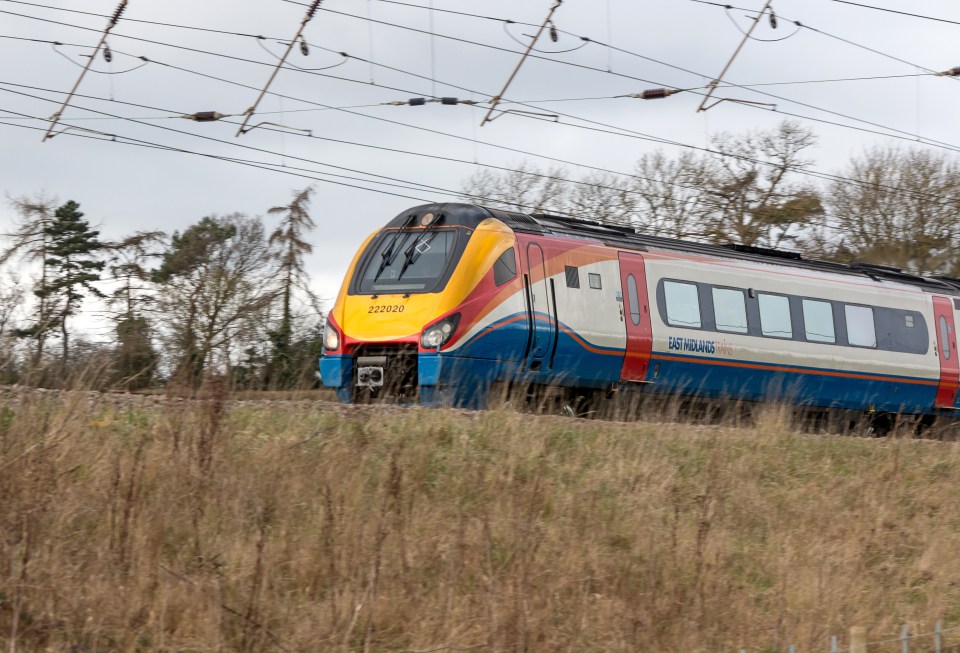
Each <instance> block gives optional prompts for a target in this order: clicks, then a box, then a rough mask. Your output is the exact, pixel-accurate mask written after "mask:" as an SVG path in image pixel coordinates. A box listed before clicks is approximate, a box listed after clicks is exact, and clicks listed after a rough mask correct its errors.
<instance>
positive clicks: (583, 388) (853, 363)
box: [320, 203, 960, 424]
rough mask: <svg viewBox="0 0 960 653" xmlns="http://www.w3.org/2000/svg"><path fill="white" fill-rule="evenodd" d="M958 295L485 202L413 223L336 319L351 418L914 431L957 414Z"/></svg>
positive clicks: (386, 238)
mask: <svg viewBox="0 0 960 653" xmlns="http://www.w3.org/2000/svg"><path fill="white" fill-rule="evenodd" d="M958 311H960V280H958V279H956V278H951V277H943V276H941V277H932V276H931V277H927V276H917V275H913V274H909V273H906V272H904V271H901V270H897V269H894V268H890V267H886V266H880V265H870V264H863V263H835V262H827V261H819V260H812V259H807V258H804V257H803V256H801V255H799V254H797V253H794V252H789V251H783V250H775V249H765V248H761V247H753V246H744V245H735V244H727V245H714V244H705V243H700V242H691V241H687V240H677V239H671V238H664V237H656V236H650V235H645V234H643V233H638V232H637V231H636V230H634V229H633V228H630V227H626V226H618V225H611V224H603V223H600V222H598V221H595V220H589V219H579V218H571V217H564V216H555V215H547V214H532V215H528V214H524V213H516V212H511V211H504V210H499V209H495V208H485V207H482V206H477V205H473V204H462V203H433V204H425V205H422V206H417V207H413V208H411V209H409V210H406V211H404V212H402V213H401V214H400V215H398V216H397V217H395V218H394V219H393V220H391V221H390V222H389V223H388V224H387V225H386V226H384V227H383V228H382V229H379V230H377V231H376V232H374V233H373V234H371V235H370V236H369V237H367V238H366V240H365V241H364V242H363V244H362V245H361V247H360V248H359V251H358V252H357V254H356V256H355V257H354V259H353V261H352V263H351V265H350V268H349V270H348V272H347V275H346V278H345V280H344V282H343V285H342V288H341V289H340V292H339V294H338V296H337V299H336V301H335V303H334V305H333V307H332V309H331V310H330V311H329V314H328V316H327V322H326V327H325V330H324V334H323V340H324V352H323V356H322V357H321V359H320V375H321V379H322V382H323V385H324V386H326V387H328V388H331V389H333V390H335V391H336V394H337V396H338V398H339V399H340V401H342V402H345V403H366V402H371V401H385V402H393V403H411V404H421V405H426V406H452V407H463V408H474V409H476V408H484V407H486V406H488V405H490V404H491V402H492V401H494V400H498V399H500V398H501V397H502V393H503V392H504V391H505V390H506V391H508V392H509V391H512V390H515V389H519V388H522V389H523V392H525V393H526V396H540V397H544V396H551V397H554V398H555V399H556V401H557V402H559V403H560V404H561V405H562V406H563V408H564V410H566V411H572V412H575V413H581V412H584V411H586V410H588V409H589V410H594V411H596V410H598V407H600V406H603V404H604V403H605V402H609V401H613V400H614V399H622V398H623V397H650V396H660V397H690V398H699V399H709V400H722V401H736V402H748V403H750V402H754V403H755V402H784V403H787V404H790V405H794V406H802V407H808V408H810V409H817V410H823V411H840V412H845V413H852V414H858V415H864V416H867V417H868V419H869V420H870V421H871V422H872V423H873V424H881V423H885V421H887V422H889V421H890V420H892V419H894V418H895V417H896V416H911V418H912V419H914V420H916V421H917V422H918V423H921V424H932V423H934V422H935V421H936V420H938V419H939V418H951V417H953V416H954V415H955V414H956V411H957V410H958V409H960V402H958V382H960V365H958V358H960V352H958V351H957V344H956V323H957V312H958Z"/></svg>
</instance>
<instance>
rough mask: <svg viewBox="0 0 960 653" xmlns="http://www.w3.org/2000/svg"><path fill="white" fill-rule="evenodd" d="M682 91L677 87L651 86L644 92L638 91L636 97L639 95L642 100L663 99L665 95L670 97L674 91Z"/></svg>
mask: <svg viewBox="0 0 960 653" xmlns="http://www.w3.org/2000/svg"><path fill="white" fill-rule="evenodd" d="M679 92H680V91H679V90H677V89H675V88H651V89H648V90H646V91H643V92H642V93H637V94H636V95H634V97H638V98H640V99H641V100H662V99H663V98H665V97H670V96H671V95H673V94H674V93H679Z"/></svg>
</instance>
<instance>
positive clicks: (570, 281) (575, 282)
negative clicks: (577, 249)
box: [563, 265, 580, 288]
mask: <svg viewBox="0 0 960 653" xmlns="http://www.w3.org/2000/svg"><path fill="white" fill-rule="evenodd" d="M563 271H564V274H565V275H566V277H567V288H579V287H580V270H578V269H577V268H575V267H573V266H572V265H567V266H565V267H564V269H563Z"/></svg>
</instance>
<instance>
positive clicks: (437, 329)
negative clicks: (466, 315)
mask: <svg viewBox="0 0 960 653" xmlns="http://www.w3.org/2000/svg"><path fill="white" fill-rule="evenodd" d="M459 323H460V314H459V313H454V314H453V315H450V316H448V317H445V318H444V319H442V320H440V321H439V322H437V323H436V324H431V325H430V326H428V327H427V328H426V329H424V330H423V335H421V336H420V345H421V346H422V347H423V348H424V349H437V348H439V347H442V346H443V345H445V344H446V343H447V342H449V341H450V338H452V337H453V334H454V332H455V331H456V330H457V325H458V324H459Z"/></svg>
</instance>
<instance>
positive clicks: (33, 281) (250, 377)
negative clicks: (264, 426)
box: [0, 121, 960, 390]
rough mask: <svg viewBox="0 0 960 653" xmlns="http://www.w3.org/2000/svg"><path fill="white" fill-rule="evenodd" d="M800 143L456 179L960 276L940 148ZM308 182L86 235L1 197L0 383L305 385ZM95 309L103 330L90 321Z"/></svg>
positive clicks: (957, 200)
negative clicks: (162, 226)
mask: <svg viewBox="0 0 960 653" xmlns="http://www.w3.org/2000/svg"><path fill="white" fill-rule="evenodd" d="M816 142H817V137H816V135H815V134H814V133H813V132H812V131H811V130H809V129H807V128H805V127H802V126H800V125H799V124H797V123H794V122H790V121H786V122H783V123H782V124H780V125H779V126H778V127H776V128H774V129H771V130H765V131H754V132H749V133H744V134H738V135H730V134H721V135H717V136H716V137H714V138H713V139H712V142H711V145H710V148H708V151H706V152H702V153H693V152H684V153H681V154H679V155H677V156H673V157H671V156H668V155H666V154H665V153H663V152H653V153H648V154H644V155H643V156H641V157H640V158H639V159H638V161H637V163H636V167H635V170H634V171H633V174H632V175H617V174H613V173H607V172H600V171H597V172H594V173H591V174H587V175H584V176H582V177H579V178H573V179H571V176H570V174H569V173H568V171H567V170H565V169H562V168H554V169H547V170H541V169H538V168H536V167H534V166H531V165H529V164H522V165H521V166H520V167H519V168H518V169H515V170H512V171H507V172H497V171H495V170H491V169H488V168H485V169H483V170H481V171H480V172H478V173H476V174H474V175H473V176H471V177H469V178H467V179H466V180H465V181H464V183H463V197H464V198H465V199H467V200H468V201H474V202H476V203H480V204H485V205H487V206H493V207H498V208H505V209H508V210H519V211H523V212H526V213H535V212H543V213H559V214H564V215H574V216H578V217H582V218H587V219H591V220H596V221H599V222H603V223H610V224H618V225H629V226H631V227H634V228H635V229H637V230H638V231H639V232H641V233H647V234H651V235H656V236H668V237H674V238H685V239H693V240H699V241H706V242H714V243H738V244H743V245H751V246H757V247H772V248H789V249H794V250H799V251H801V252H802V253H804V254H806V255H808V256H811V257H815V258H822V259H829V260H836V261H843V262H853V261H859V262H864V263H872V264H879V265H887V266H891V267H894V268H897V269H902V270H906V271H909V272H913V273H917V274H939V275H950V276H960V259H958V257H957V256H956V255H955V254H954V252H955V251H956V249H957V247H958V246H960V163H958V159H957V158H955V157H952V156H948V155H946V154H934V153H931V152H930V151H929V150H917V149H905V148H897V147H890V146H883V147H875V148H873V149H869V150H867V151H865V152H864V153H862V154H860V155H858V156H855V157H853V158H851V159H850V161H849V162H848V163H847V165H846V166H845V168H844V169H842V170H840V171H839V172H837V173H836V174H826V173H822V172H817V171H816V170H815V169H814V167H813V166H814V162H813V160H812V158H811V156H810V153H811V151H812V149H813V147H814V146H815V145H816ZM313 195H314V189H313V188H312V187H308V188H306V189H304V190H300V191H296V192H294V193H293V196H292V198H291V199H290V201H289V202H288V203H286V204H283V205H281V206H276V207H273V208H271V209H270V210H269V211H267V215H266V220H267V221H269V222H270V223H271V224H272V225H273V227H272V228H268V227H267V222H266V221H265V219H264V218H261V217H251V216H248V215H244V214H240V213H233V214H229V215H219V216H217V215H214V216H207V217H204V218H202V219H200V220H199V221H197V222H196V223H194V224H192V225H190V226H189V227H188V228H186V229H184V230H183V231H182V232H174V233H173V234H166V233H164V232H162V231H138V232H136V233H133V234H131V235H129V236H127V237H125V238H122V239H120V240H118V241H106V240H104V239H102V238H101V236H100V234H99V232H98V231H97V230H96V229H94V228H93V227H92V225H91V223H90V222H89V220H88V219H87V218H86V216H84V214H83V212H82V211H81V210H80V205H79V204H78V203H77V202H75V201H68V202H66V203H64V204H62V205H61V204H59V203H58V202H55V201H52V200H50V199H49V198H46V197H43V196H40V197H33V198H28V197H21V198H17V199H13V200H11V202H12V204H13V207H14V208H15V210H16V214H17V219H16V222H15V224H14V225H13V228H12V229H11V230H10V232H9V233H7V234H5V242H4V244H3V247H2V249H0V269H2V270H6V272H5V274H6V276H5V277H0V383H16V382H19V383H32V384H43V385H52V386H56V385H60V384H63V383H65V382H66V380H67V379H71V378H72V377H75V376H76V375H77V374H80V373H84V374H90V375H92V376H94V377H95V378H96V380H97V381H98V382H99V383H101V384H102V385H104V386H106V387H111V388H123V389H131V390H132V389H141V388H146V387H150V386H158V385H166V384H175V385H179V386H184V387H188V388H191V387H196V386H198V385H199V384H200V383H201V382H202V381H203V379H204V378H205V377H206V376H208V375H210V374H217V375H222V376H225V377H226V378H227V379H228V380H229V381H230V383H231V384H232V385H233V387H238V388H250V389H289V388H298V387H307V386H312V385H315V384H316V374H315V370H316V369H317V358H318V357H319V356H320V355H321V353H322V326H323V310H322V309H323V307H322V306H321V302H320V301H319V299H318V298H317V297H316V296H315V295H314V294H313V293H312V292H311V290H310V287H309V283H308V281H309V280H308V279H307V275H306V271H305V268H304V259H305V257H306V256H308V255H309V254H311V253H312V251H313V247H312V245H311V243H310V235H311V232H312V230H313V229H314V228H315V224H314V222H313V220H312V218H311V217H310V205H311V201H312V199H313ZM81 315H83V316H85V317H86V318H87V319H86V321H84V320H81V319H80V317H81ZM94 318H96V320H97V323H98V324H108V325H109V334H108V337H106V338H104V337H103V335H102V334H101V337H99V338H97V339H94V338H92V337H91V336H90V328H89V324H90V323H91V321H92V320H94ZM104 318H106V319H104Z"/></svg>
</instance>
